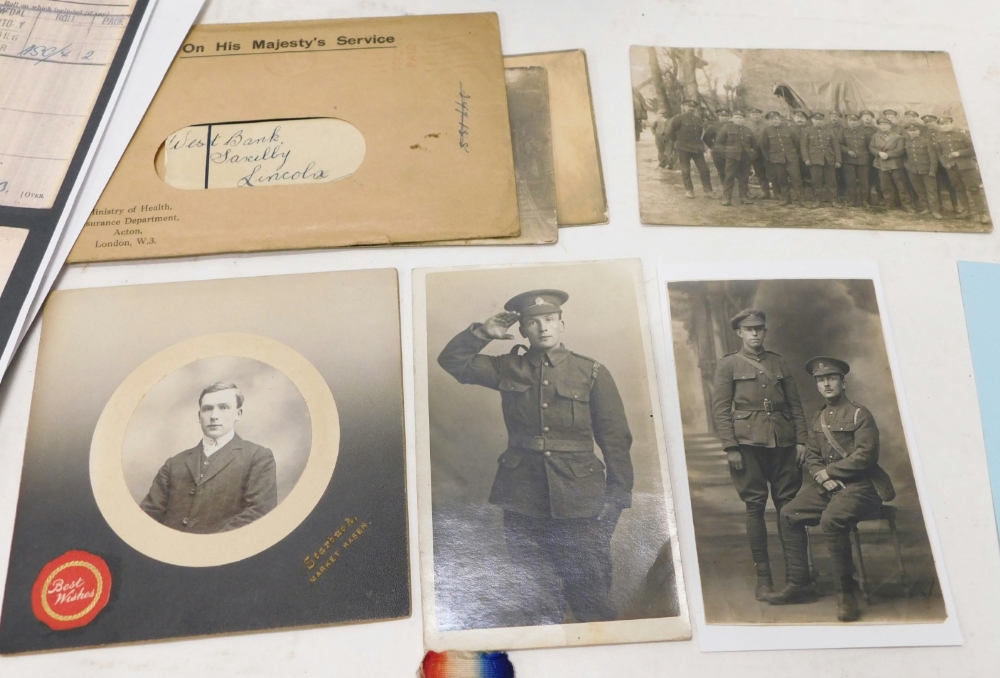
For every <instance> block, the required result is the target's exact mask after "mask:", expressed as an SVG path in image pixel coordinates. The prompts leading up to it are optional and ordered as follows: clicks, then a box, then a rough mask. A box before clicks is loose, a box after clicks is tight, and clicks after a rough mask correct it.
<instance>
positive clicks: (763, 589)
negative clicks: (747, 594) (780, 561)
mask: <svg viewBox="0 0 1000 678" xmlns="http://www.w3.org/2000/svg"><path fill="white" fill-rule="evenodd" d="M755 567H756V569H757V586H756V588H754V590H753V595H754V598H756V599H757V600H759V601H761V602H766V601H767V597H768V596H770V595H771V594H773V593H774V579H773V578H772V577H771V566H770V564H768V563H756V564H755Z"/></svg>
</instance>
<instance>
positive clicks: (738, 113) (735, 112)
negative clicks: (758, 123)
mask: <svg viewBox="0 0 1000 678" xmlns="http://www.w3.org/2000/svg"><path fill="white" fill-rule="evenodd" d="M737 115H738V116H740V117H741V118H744V117H746V116H745V115H744V114H743V111H741V110H739V109H736V110H735V111H733V117H734V118H735V117H736V116H737Z"/></svg>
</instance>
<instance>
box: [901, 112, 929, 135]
mask: <svg viewBox="0 0 1000 678" xmlns="http://www.w3.org/2000/svg"><path fill="white" fill-rule="evenodd" d="M921 120H922V119H921V117H920V114H919V113H917V112H916V111H914V110H907V111H903V131H904V132H905V131H906V128H907V127H908V126H910V125H916V126H917V127H918V128H919V131H920V136H923V135H924V124H923V122H921Z"/></svg>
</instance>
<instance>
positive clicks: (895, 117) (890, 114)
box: [876, 108, 903, 136]
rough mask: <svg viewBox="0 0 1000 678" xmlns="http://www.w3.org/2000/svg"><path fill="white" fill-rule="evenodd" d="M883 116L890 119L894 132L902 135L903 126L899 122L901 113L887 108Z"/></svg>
mask: <svg viewBox="0 0 1000 678" xmlns="http://www.w3.org/2000/svg"><path fill="white" fill-rule="evenodd" d="M882 117H883V118H885V119H886V120H888V121H889V124H890V125H891V126H892V131H893V132H895V133H896V134H899V135H900V136H902V134H903V128H902V127H901V126H900V124H899V113H897V112H896V111H895V110H894V109H892V108H887V109H885V110H884V111H882ZM876 122H878V121H876Z"/></svg>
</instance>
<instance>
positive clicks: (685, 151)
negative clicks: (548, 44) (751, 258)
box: [651, 99, 990, 223]
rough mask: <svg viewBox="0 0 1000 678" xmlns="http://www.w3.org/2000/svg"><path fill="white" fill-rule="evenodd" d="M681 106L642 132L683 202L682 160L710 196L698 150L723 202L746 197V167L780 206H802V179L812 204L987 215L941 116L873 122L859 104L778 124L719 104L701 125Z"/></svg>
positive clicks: (971, 165) (965, 157)
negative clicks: (677, 183)
mask: <svg viewBox="0 0 1000 678" xmlns="http://www.w3.org/2000/svg"><path fill="white" fill-rule="evenodd" d="M682 109H683V111H682V113H681V114H679V115H677V116H674V117H673V118H670V119H667V118H665V117H661V118H660V119H658V120H656V121H654V122H653V123H652V125H651V129H652V131H653V135H654V138H655V139H656V143H657V149H658V154H659V161H660V162H659V164H660V167H667V166H670V167H672V166H673V163H674V162H675V158H676V162H677V163H679V165H680V171H681V176H682V179H683V182H684V188H685V192H686V195H687V197H688V198H694V197H695V196H694V184H693V182H692V178H691V163H692V162H693V163H694V165H695V168H696V169H697V170H698V173H699V175H700V177H701V183H702V187H703V189H704V191H705V194H706V196H708V197H715V193H714V191H713V188H712V180H711V175H710V173H709V168H708V164H707V162H706V160H705V153H706V150H708V151H710V154H711V158H712V161H713V163H714V164H715V167H716V169H717V171H718V173H719V177H720V178H721V179H722V182H723V193H722V198H723V200H722V204H723V205H726V206H729V205H732V204H733V202H734V200H733V192H734V189H737V191H738V198H737V199H738V200H739V201H740V202H742V203H744V204H750V203H752V201H751V200H750V197H749V179H750V171H751V169H752V170H753V172H754V174H755V175H756V177H757V180H758V183H759V185H760V188H761V191H762V193H763V197H764V199H771V198H772V197H774V198H780V199H783V203H782V204H783V205H786V206H788V205H792V204H798V205H800V206H806V205H805V200H806V197H807V187H806V185H805V184H806V183H807V182H808V184H809V186H808V193H809V196H808V197H810V198H811V201H810V205H809V206H810V207H814V208H815V207H819V206H820V205H821V204H824V203H826V204H829V205H831V206H833V207H837V208H841V207H844V206H845V205H849V206H852V207H864V208H868V209H872V208H873V207H875V206H876V205H877V204H880V203H882V204H885V205H886V206H888V207H897V208H899V209H902V210H906V211H907V212H911V213H917V214H920V215H930V216H931V217H932V218H934V219H942V218H943V215H942V214H941V212H942V204H943V203H944V202H946V201H947V202H950V205H951V212H952V213H953V214H954V215H955V217H956V218H958V219H967V218H972V217H976V218H977V219H979V220H980V221H982V222H983V223H989V221H990V217H989V212H988V210H987V207H986V198H985V194H984V193H983V191H982V188H981V183H982V181H981V178H980V175H979V169H978V164H977V162H976V158H975V152H974V149H973V146H972V141H971V139H970V137H969V135H968V134H967V133H966V132H964V131H962V130H958V129H955V127H954V120H953V119H952V118H950V117H947V116H942V117H940V118H938V117H935V116H933V115H924V116H922V117H921V116H920V115H919V114H918V113H917V112H915V111H906V112H905V113H904V115H903V119H902V120H900V118H899V116H898V114H897V112H896V111H894V110H891V109H887V110H885V111H883V112H882V117H879V118H877V119H876V116H875V114H874V113H873V112H872V111H867V110H865V111H861V112H860V113H858V114H848V115H846V116H845V115H841V114H840V113H839V112H837V111H831V112H830V113H829V115H827V114H823V113H813V114H811V115H810V114H809V113H807V112H806V111H803V110H797V111H795V112H794V113H793V114H792V120H788V119H786V118H785V117H784V116H783V115H782V114H781V113H779V112H777V111H770V112H769V113H768V114H767V115H766V116H764V115H763V112H762V111H760V109H756V108H752V109H750V111H749V116H747V115H744V113H743V112H742V111H739V110H736V111H732V112H731V113H730V111H728V110H727V109H719V110H717V111H716V116H717V120H716V122H714V123H712V124H710V125H707V126H706V125H705V124H704V122H703V121H702V119H701V117H700V115H699V107H698V104H697V102H695V101H694V100H691V99H688V100H685V101H684V102H683V104H682ZM772 189H773V196H772ZM872 189H874V194H875V195H874V196H873V191H872Z"/></svg>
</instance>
